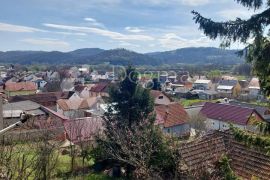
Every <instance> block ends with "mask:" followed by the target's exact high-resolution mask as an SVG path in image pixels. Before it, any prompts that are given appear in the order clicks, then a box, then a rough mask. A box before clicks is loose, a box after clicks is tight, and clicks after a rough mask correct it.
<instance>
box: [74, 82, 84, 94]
mask: <svg viewBox="0 0 270 180" xmlns="http://www.w3.org/2000/svg"><path fill="white" fill-rule="evenodd" d="M85 87H86V86H84V85H81V84H78V85H76V86H75V87H74V88H75V91H77V92H80V93H81V92H82V91H83V90H84V88H85Z"/></svg>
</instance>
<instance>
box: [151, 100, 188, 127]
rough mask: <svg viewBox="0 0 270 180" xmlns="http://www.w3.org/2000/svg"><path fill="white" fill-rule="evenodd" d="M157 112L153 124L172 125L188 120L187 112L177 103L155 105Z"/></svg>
mask: <svg viewBox="0 0 270 180" xmlns="http://www.w3.org/2000/svg"><path fill="white" fill-rule="evenodd" d="M155 112H156V114H157V118H156V122H155V124H157V125H159V124H163V126H164V127H172V126H177V125H181V124H185V123H186V122H187V120H188V114H187V112H186V111H185V109H184V108H183V106H181V105H180V104H179V103H171V104H168V105H158V106H156V107H155Z"/></svg>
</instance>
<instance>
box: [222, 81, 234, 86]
mask: <svg viewBox="0 0 270 180" xmlns="http://www.w3.org/2000/svg"><path fill="white" fill-rule="evenodd" d="M237 82H238V81H237V80H221V81H219V85H220V86H235V85H236V84H237Z"/></svg>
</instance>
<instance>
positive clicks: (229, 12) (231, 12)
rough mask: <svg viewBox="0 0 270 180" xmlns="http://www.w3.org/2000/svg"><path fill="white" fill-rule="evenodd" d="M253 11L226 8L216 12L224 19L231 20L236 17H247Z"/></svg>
mask: <svg viewBox="0 0 270 180" xmlns="http://www.w3.org/2000/svg"><path fill="white" fill-rule="evenodd" d="M253 13H254V12H252V11H249V10H247V9H239V8H238V9H226V10H222V11H219V12H218V13H217V14H218V15H219V16H221V17H222V18H224V19H225V20H233V19H235V18H237V17H239V18H243V19H247V18H249V17H250V16H251V15H252V14H253Z"/></svg>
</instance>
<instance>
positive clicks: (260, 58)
mask: <svg viewBox="0 0 270 180" xmlns="http://www.w3.org/2000/svg"><path fill="white" fill-rule="evenodd" d="M235 1H236V2H237V3H239V4H241V5H243V6H244V7H247V8H249V9H254V10H257V9H262V8H263V6H264V4H265V1H264V0H235ZM192 13H193V14H194V18H193V19H194V20H195V22H196V23H198V24H199V29H201V30H203V32H204V34H205V35H206V36H208V37H210V38H211V39H217V38H221V40H222V44H221V46H222V47H228V46H230V44H231V43H233V42H242V43H245V44H246V47H245V49H244V50H242V51H241V52H239V53H240V54H241V55H245V57H246V59H247V61H248V62H249V63H251V64H252V66H253V70H254V72H255V74H256V75H257V76H258V77H259V79H260V84H261V86H262V90H263V92H264V93H265V94H266V95H270V58H269V57H270V41H269V33H268V35H266V34H265V30H266V28H267V26H269V24H270V1H269V0H267V1H266V8H265V9H264V10H263V11H262V12H260V13H257V14H254V15H253V16H251V17H250V18H249V19H247V20H243V19H241V18H236V19H235V20H230V21H226V22H214V21H213V20H211V19H209V18H205V17H203V16H202V15H201V14H199V13H198V12H196V11H192ZM250 39H254V40H253V43H251V44H249V43H248V40H250Z"/></svg>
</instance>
